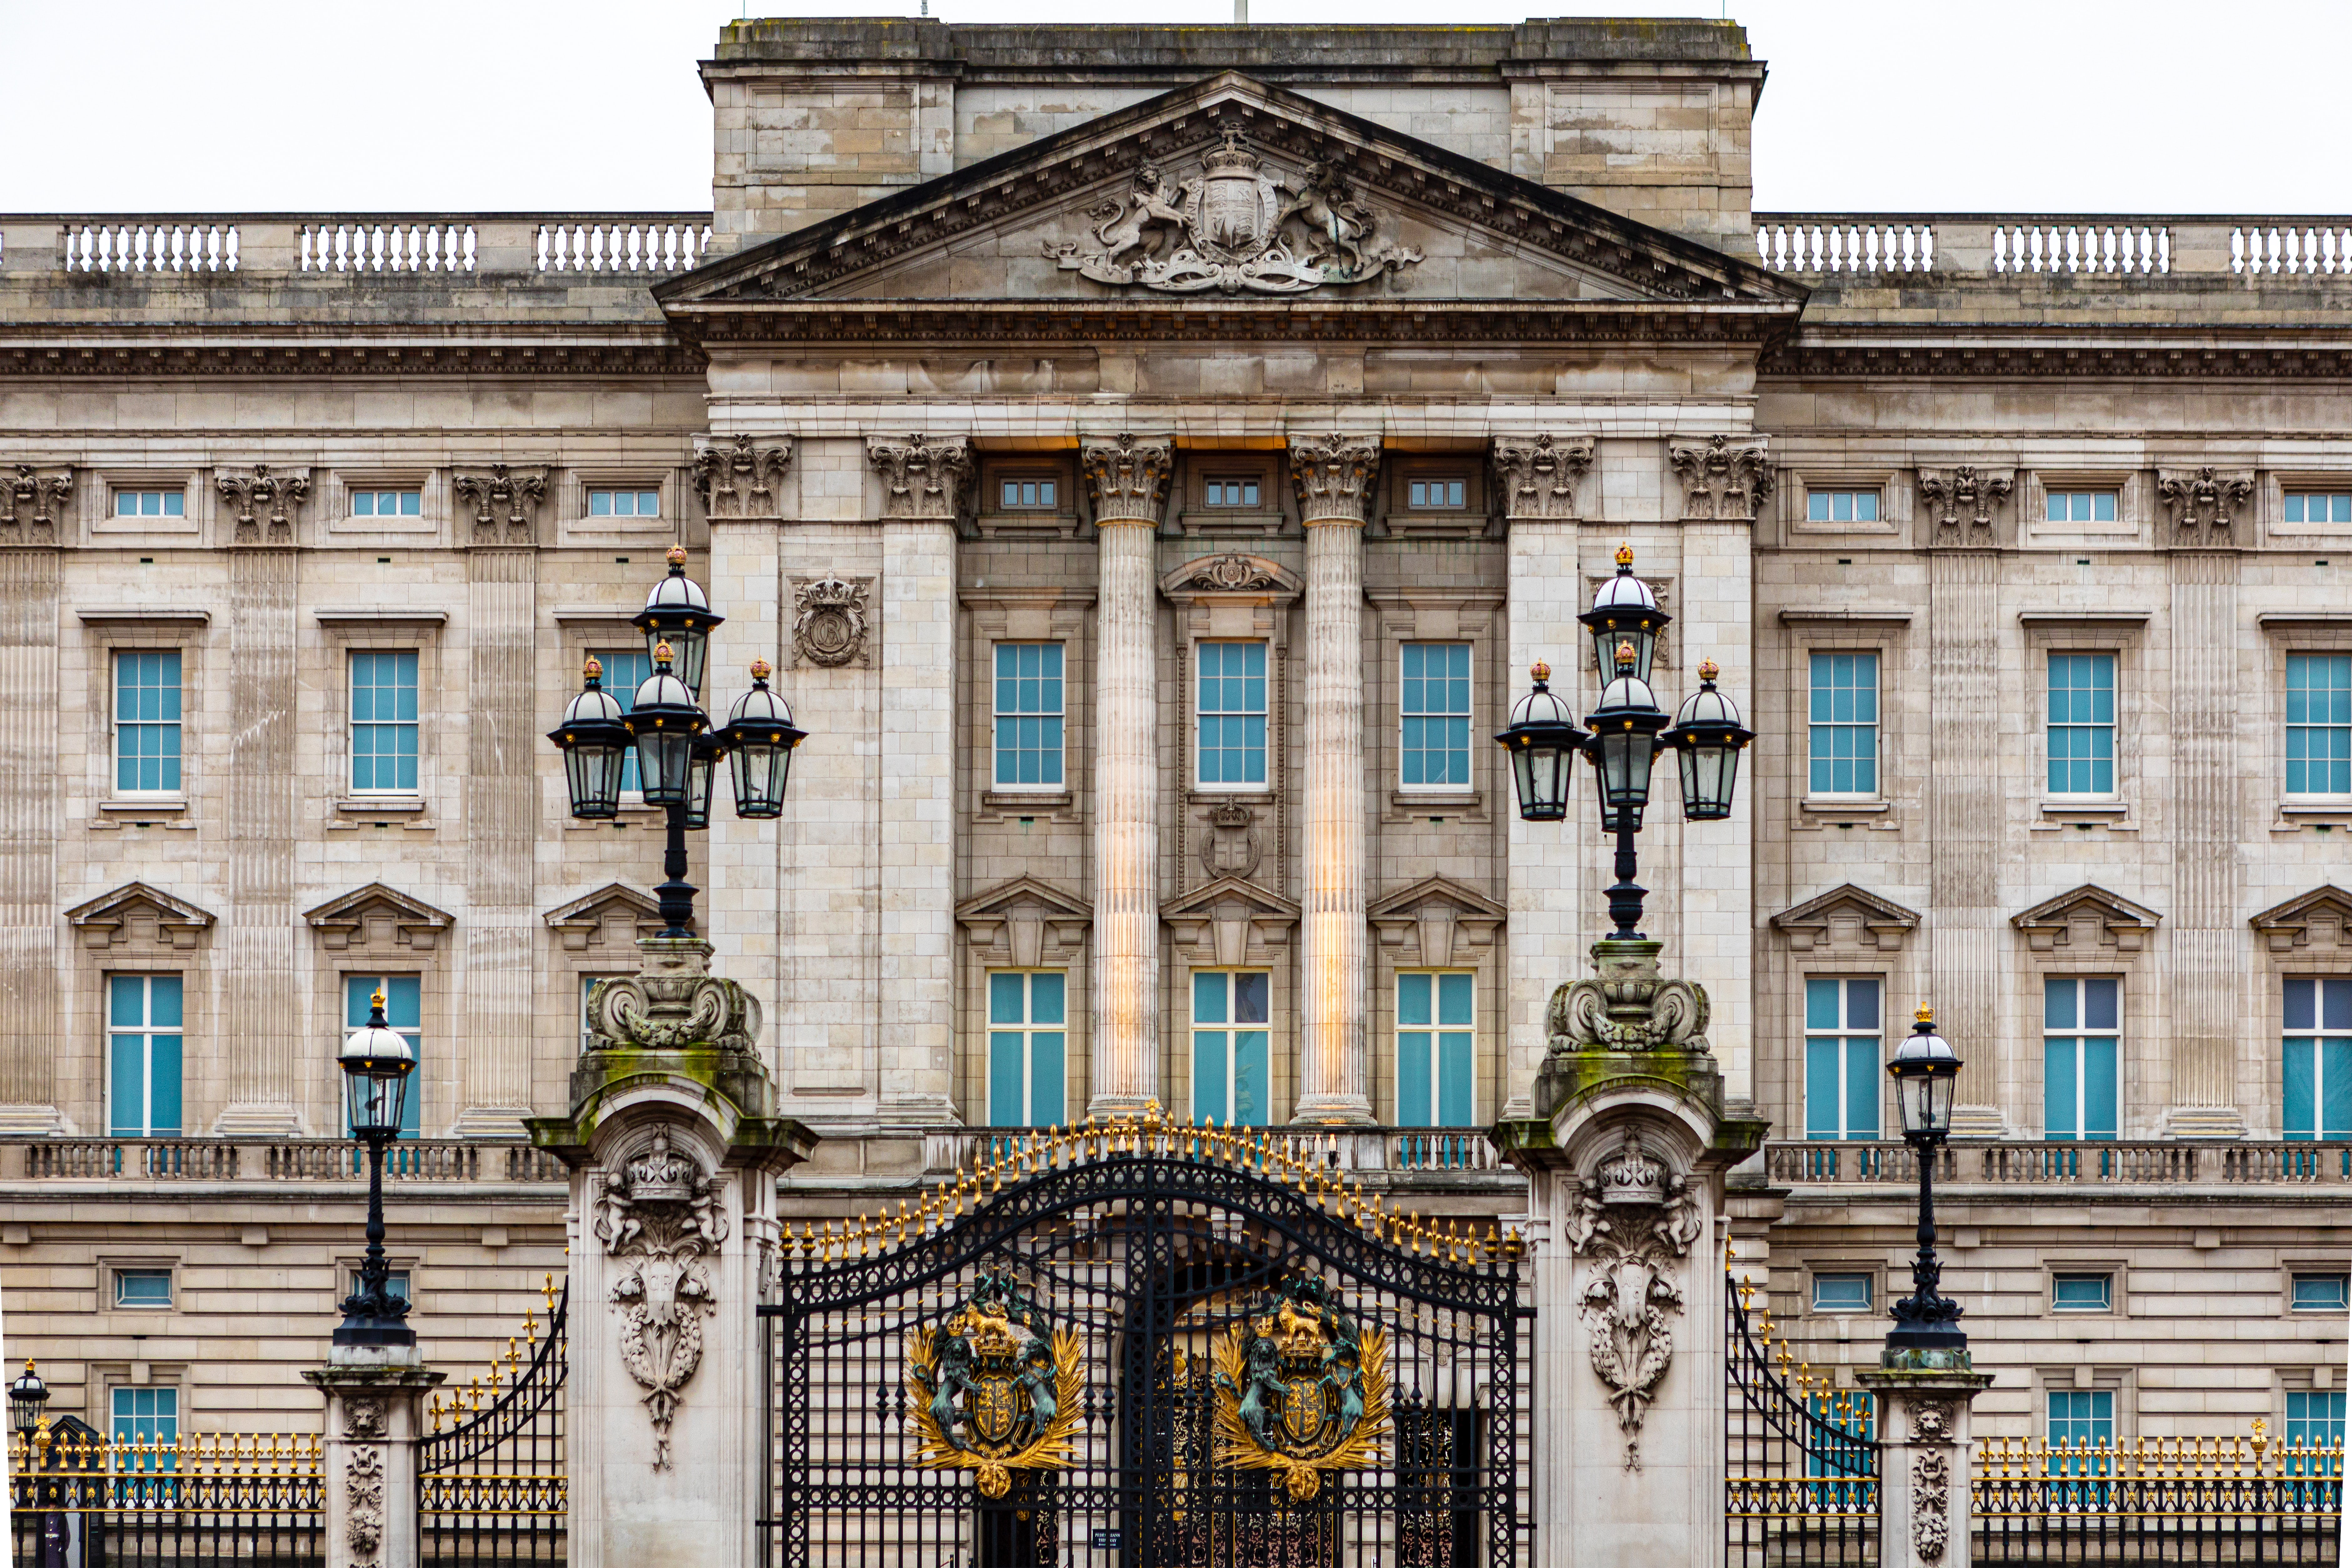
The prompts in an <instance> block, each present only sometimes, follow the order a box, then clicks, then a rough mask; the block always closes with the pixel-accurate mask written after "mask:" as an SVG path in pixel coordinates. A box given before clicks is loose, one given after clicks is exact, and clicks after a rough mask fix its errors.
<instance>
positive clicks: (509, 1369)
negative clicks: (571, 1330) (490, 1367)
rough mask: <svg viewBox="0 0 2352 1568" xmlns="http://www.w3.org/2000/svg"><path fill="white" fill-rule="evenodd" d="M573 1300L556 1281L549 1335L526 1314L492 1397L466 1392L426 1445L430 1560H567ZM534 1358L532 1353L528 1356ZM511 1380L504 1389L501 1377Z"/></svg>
mask: <svg viewBox="0 0 2352 1568" xmlns="http://www.w3.org/2000/svg"><path fill="white" fill-rule="evenodd" d="M571 1302H572V1286H571V1283H570V1281H565V1283H564V1285H563V1286H562V1292H561V1293H560V1294H559V1293H557V1289H556V1285H555V1281H554V1280H553V1278H552V1277H550V1279H549V1281H548V1314H547V1315H548V1321H547V1333H546V1337H544V1338H541V1337H540V1333H539V1325H538V1322H537V1320H536V1319H532V1318H526V1319H525V1320H524V1324H525V1326H524V1333H523V1334H522V1336H521V1337H522V1339H523V1342H524V1343H522V1344H520V1345H518V1344H516V1343H515V1342H514V1341H511V1340H509V1342H508V1352H507V1356H508V1359H507V1361H506V1363H505V1371H504V1375H503V1377H501V1376H499V1374H498V1373H497V1372H496V1371H495V1370H494V1372H493V1375H492V1381H491V1384H490V1387H489V1390H488V1397H485V1396H484V1395H483V1393H482V1392H481V1391H480V1390H479V1389H478V1388H477V1389H472V1390H467V1391H461V1392H460V1393H459V1394H457V1396H456V1398H455V1401H454V1408H452V1409H450V1410H449V1411H448V1412H447V1413H446V1415H447V1416H448V1417H450V1418H453V1420H454V1424H453V1425H451V1426H450V1427H448V1428H447V1429H446V1430H443V1429H442V1425H441V1424H442V1421H443V1419H444V1418H445V1416H444V1412H443V1409H442V1406H441V1405H440V1401H439V1400H438V1399H437V1398H436V1400H435V1402H434V1422H433V1425H434V1430H433V1432H432V1434H431V1435H430V1436H429V1437H425V1440H424V1441H423V1442H422V1443H420V1444H418V1445H417V1456H416V1527H417V1545H418V1550H419V1553H420V1556H421V1559H422V1561H423V1562H425V1563H442V1564H469V1563H498V1564H501V1565H508V1564H519V1563H562V1562H563V1561H564V1558H565V1545H566V1541H567V1535H566V1531H565V1526H566V1523H567V1516H566V1511H567V1509H568V1506H569V1493H570V1476H569V1474H568V1473H567V1471H566V1469H565V1456H564V1433H563V1384H564V1378H565V1375H566V1372H567V1371H568V1368H569V1360H568V1358H567V1355H566V1350H567V1346H566V1343H565V1334H564V1322H565V1318H566V1316H567V1314H568V1312H569V1310H570V1307H571ZM526 1355H527V1356H528V1358H529V1359H528V1360H526V1359H524V1358H525V1356H526ZM500 1382H503V1383H504V1384H505V1385H506V1386H505V1388H504V1390H503V1392H501V1391H500V1390H499V1383H500Z"/></svg>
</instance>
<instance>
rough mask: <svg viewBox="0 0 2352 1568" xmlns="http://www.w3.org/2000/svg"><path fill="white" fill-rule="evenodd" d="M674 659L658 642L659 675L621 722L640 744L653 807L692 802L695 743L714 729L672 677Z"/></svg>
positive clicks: (643, 780) (642, 776)
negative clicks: (710, 728) (706, 732)
mask: <svg viewBox="0 0 2352 1568" xmlns="http://www.w3.org/2000/svg"><path fill="white" fill-rule="evenodd" d="M675 656H676V655H675V654H674V653H672V651H671V649H670V645H669V644H668V643H655V644H654V673H653V674H650V675H647V676H646V678H645V680H644V681H643V682H642V683H641V684H640V685H638V687H637V694H636V698H635V701H634V702H632V703H631V704H630V705H629V711H628V712H627V713H626V714H625V715H624V716H622V719H621V722H622V723H623V724H625V725H626V726H627V727H628V729H629V734H630V735H631V736H632V737H635V740H636V743H637V781H638V784H639V786H640V787H641V788H642V789H644V790H645V796H646V805H648V806H685V805H688V804H690V803H691V802H690V800H689V799H688V797H689V794H690V792H691V789H692V785H693V779H692V774H693V771H694V751H695V742H696V740H698V738H699V737H701V735H702V732H703V731H704V730H706V729H708V728H709V727H710V718H709V715H707V714H705V713H704V712H703V711H702V709H701V708H700V707H699V706H697V704H696V703H695V700H694V694H693V693H692V692H690V691H688V689H687V687H686V683H685V682H683V681H681V680H679V679H678V678H677V676H676V675H674V674H671V673H670V664H671V662H672V660H673V659H674V657H675Z"/></svg>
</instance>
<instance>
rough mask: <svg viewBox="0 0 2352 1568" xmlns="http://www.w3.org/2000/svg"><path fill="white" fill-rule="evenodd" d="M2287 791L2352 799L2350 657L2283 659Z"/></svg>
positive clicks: (2312, 655) (2324, 655)
mask: <svg viewBox="0 0 2352 1568" xmlns="http://www.w3.org/2000/svg"><path fill="white" fill-rule="evenodd" d="M2286 792H2287V793H2288V794H2290V795H2299V796H2305V797H2310V796H2319V797H2336V796H2345V795H2352V653H2290V654H2288V655H2287V661H2286Z"/></svg>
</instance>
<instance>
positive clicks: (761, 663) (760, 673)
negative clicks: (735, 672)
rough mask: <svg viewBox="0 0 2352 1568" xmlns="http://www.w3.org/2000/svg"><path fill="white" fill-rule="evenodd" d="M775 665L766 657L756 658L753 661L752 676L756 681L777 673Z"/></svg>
mask: <svg viewBox="0 0 2352 1568" xmlns="http://www.w3.org/2000/svg"><path fill="white" fill-rule="evenodd" d="M775 671H776V667H775V665H773V664H770V663H768V661H767V660H765V659H754V660H752V661H751V678H752V679H753V680H755V681H764V680H766V679H767V678H768V677H769V676H770V675H772V674H775Z"/></svg>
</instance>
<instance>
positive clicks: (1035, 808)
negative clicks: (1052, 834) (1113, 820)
mask: <svg viewBox="0 0 2352 1568" xmlns="http://www.w3.org/2000/svg"><path fill="white" fill-rule="evenodd" d="M1074 799H1075V797H1073V796H1072V795H1071V793H1070V791H1068V790H1067V789H1056V790H1051V791H1048V790H1044V789H1040V790H1037V791H1036V792H1034V794H1033V793H1030V792H1027V791H1024V790H1020V789H987V790H982V792H981V797H980V804H981V809H982V810H986V811H1002V812H1003V813H1004V814H1005V815H1006V816H1008V817H1034V816H1043V815H1044V814H1045V813H1046V812H1048V811H1066V810H1069V809H1070V803H1071V801H1072V800H1074Z"/></svg>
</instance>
